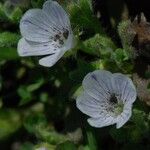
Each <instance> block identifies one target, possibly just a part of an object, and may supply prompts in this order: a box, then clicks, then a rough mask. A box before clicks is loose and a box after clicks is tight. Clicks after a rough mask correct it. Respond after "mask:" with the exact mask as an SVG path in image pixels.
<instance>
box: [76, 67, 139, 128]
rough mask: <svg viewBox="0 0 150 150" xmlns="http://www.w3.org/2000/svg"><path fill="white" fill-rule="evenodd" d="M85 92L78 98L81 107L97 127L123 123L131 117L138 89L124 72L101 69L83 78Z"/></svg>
mask: <svg viewBox="0 0 150 150" xmlns="http://www.w3.org/2000/svg"><path fill="white" fill-rule="evenodd" d="M82 84H83V89H84V92H83V93H82V94H81V96H79V97H78V98H77V100H76V104H77V107H78V109H79V110H80V111H82V112H83V113H84V114H87V115H88V116H90V117H91V118H89V119H88V123H89V124H90V125H91V126H93V127H97V128H98V127H99V128H100V127H104V126H108V125H112V124H116V127H117V128H120V127H122V126H123V125H124V124H125V123H126V122H127V121H128V120H129V118H130V117H131V114H132V104H133V102H134V101H135V100H136V95H137V94H136V89H135V87H134V85H133V83H132V81H131V79H129V78H128V77H126V76H125V75H123V74H120V73H114V74H112V73H111V72H109V71H104V70H97V71H94V72H91V73H88V74H87V75H86V76H85V78H84V80H83V83H82Z"/></svg>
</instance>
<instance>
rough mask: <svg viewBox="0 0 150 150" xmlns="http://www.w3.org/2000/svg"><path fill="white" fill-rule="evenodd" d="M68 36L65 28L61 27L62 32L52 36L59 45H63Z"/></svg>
mask: <svg viewBox="0 0 150 150" xmlns="http://www.w3.org/2000/svg"><path fill="white" fill-rule="evenodd" d="M68 36H69V31H68V30H67V29H63V32H59V33H57V34H56V35H55V36H54V41H55V42H58V43H59V45H63V44H64V42H65V40H66V39H67V38H68Z"/></svg>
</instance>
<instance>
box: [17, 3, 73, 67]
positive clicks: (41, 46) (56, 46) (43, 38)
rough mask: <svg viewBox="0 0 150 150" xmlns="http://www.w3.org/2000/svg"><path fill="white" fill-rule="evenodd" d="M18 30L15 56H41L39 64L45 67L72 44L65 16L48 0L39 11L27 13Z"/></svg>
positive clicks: (71, 33)
mask: <svg viewBox="0 0 150 150" xmlns="http://www.w3.org/2000/svg"><path fill="white" fill-rule="evenodd" d="M20 31H21V34H22V36H23V38H22V39H21V40H20V41H19V43H18V53H19V55H20V56H43V57H44V56H45V57H44V58H42V59H40V60H39V63H40V65H42V66H46V67H51V66H53V65H54V64H55V63H56V62H57V61H58V60H59V59H60V58H61V57H62V56H63V55H64V53H65V52H66V51H67V50H69V49H71V48H73V47H74V44H75V43H74V36H73V32H72V29H71V25H70V20H69V16H68V15H67V13H66V12H65V10H64V9H63V8H62V7H61V6H60V5H59V4H58V3H57V2H56V1H52V0H48V1H46V2H45V3H44V5H43V9H31V10H28V11H27V12H26V13H25V14H24V16H23V17H22V19H21V21H20Z"/></svg>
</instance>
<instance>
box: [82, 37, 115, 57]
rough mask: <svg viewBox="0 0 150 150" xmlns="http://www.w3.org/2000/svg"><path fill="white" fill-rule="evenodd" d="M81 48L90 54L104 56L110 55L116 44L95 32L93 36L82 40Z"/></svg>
mask: <svg viewBox="0 0 150 150" xmlns="http://www.w3.org/2000/svg"><path fill="white" fill-rule="evenodd" d="M81 49H82V50H83V51H84V52H86V53H89V54H92V55H96V56H102V55H104V56H105V55H110V53H111V52H113V51H114V50H115V49H116V46H115V44H114V42H113V41H112V40H111V39H110V38H108V37H106V36H101V35H99V34H96V35H95V36H94V37H92V38H90V39H88V40H86V41H84V42H83V48H81Z"/></svg>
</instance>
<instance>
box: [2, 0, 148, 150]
mask: <svg viewBox="0 0 150 150" xmlns="http://www.w3.org/2000/svg"><path fill="white" fill-rule="evenodd" d="M59 2H60V4H62V5H63V6H64V7H65V8H66V10H67V11H68V13H69V14H70V19H71V24H72V27H73V31H74V34H75V36H76V39H77V46H76V47H75V48H74V49H73V50H72V51H68V52H67V54H66V55H65V56H64V57H63V58H62V59H61V60H60V61H59V62H58V63H57V64H56V65H55V66H53V67H51V68H44V67H41V66H39V65H38V63H37V60H36V58H32V57H30V58H29V57H28V58H21V57H19V56H18V54H17V43H18V40H19V39H20V38H21V35H20V33H19V21H20V18H21V17H22V15H23V14H24V12H25V11H26V10H27V9H30V8H41V7H42V5H43V3H44V0H31V1H24V0H20V1H17V4H14V3H11V0H7V1H4V0H3V1H1V2H0V147H1V149H6V150H7V149H11V148H12V150H16V149H17V148H18V149H19V150H100V149H122V150H126V149H150V144H149V143H150V138H149V137H150V113H149V107H148V106H146V105H145V104H143V103H142V102H141V101H140V100H139V99H137V101H136V103H135V106H134V110H133V115H132V118H131V119H130V121H129V122H128V123H127V124H126V125H125V126H124V127H123V128H121V129H119V130H117V129H116V128H114V127H113V126H110V127H106V128H102V129H95V128H92V127H89V125H88V124H87V122H86V116H85V115H84V116H83V115H82V114H81V113H80V112H79V111H78V110H77V108H76V105H75V99H76V98H77V96H78V95H79V94H80V93H81V91H82V86H81V83H82V80H83V78H84V76H85V75H86V74H87V73H89V72H92V71H94V70H98V69H106V70H109V71H111V72H122V73H125V74H128V75H129V76H130V77H133V76H132V75H133V74H134V73H135V70H134V68H135V66H134V64H135V63H134V59H133V58H134V57H132V56H133V50H134V49H133V46H132V42H133V38H134V36H135V35H134V33H132V32H129V31H130V28H129V26H130V24H131V21H121V22H120V23H119V25H118V28H117V29H114V26H112V28H113V29H112V28H111V27H110V26H111V24H106V26H105V25H103V20H101V19H102V18H103V17H104V16H101V17H102V18H101V17H100V18H98V17H97V16H96V13H94V12H95V10H94V7H93V5H92V1H91V0H78V1H77V0H68V1H66V0H60V1H59ZM108 3H109V2H108ZM110 8H111V7H110V6H109V9H110ZM115 9H117V7H116V8H113V10H115ZM109 11H110V10H109ZM110 12H111V11H110ZM98 13H100V14H99V15H103V13H101V12H98ZM120 13H121V11H120ZM114 14H115V13H114ZM117 15H119V16H122V14H117ZM106 17H107V18H109V20H110V22H113V21H115V20H113V18H110V16H108V14H106ZM114 17H115V16H114ZM116 18H117V16H116ZM108 22H109V21H108ZM108 22H107V23H108ZM114 24H117V22H114ZM109 28H110V29H109ZM108 30H113V32H114V30H115V32H114V35H112V33H113V32H112V33H111V32H109V31H108ZM148 88H149V87H148ZM16 145H17V146H16ZM16 147H17V148H16Z"/></svg>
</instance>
